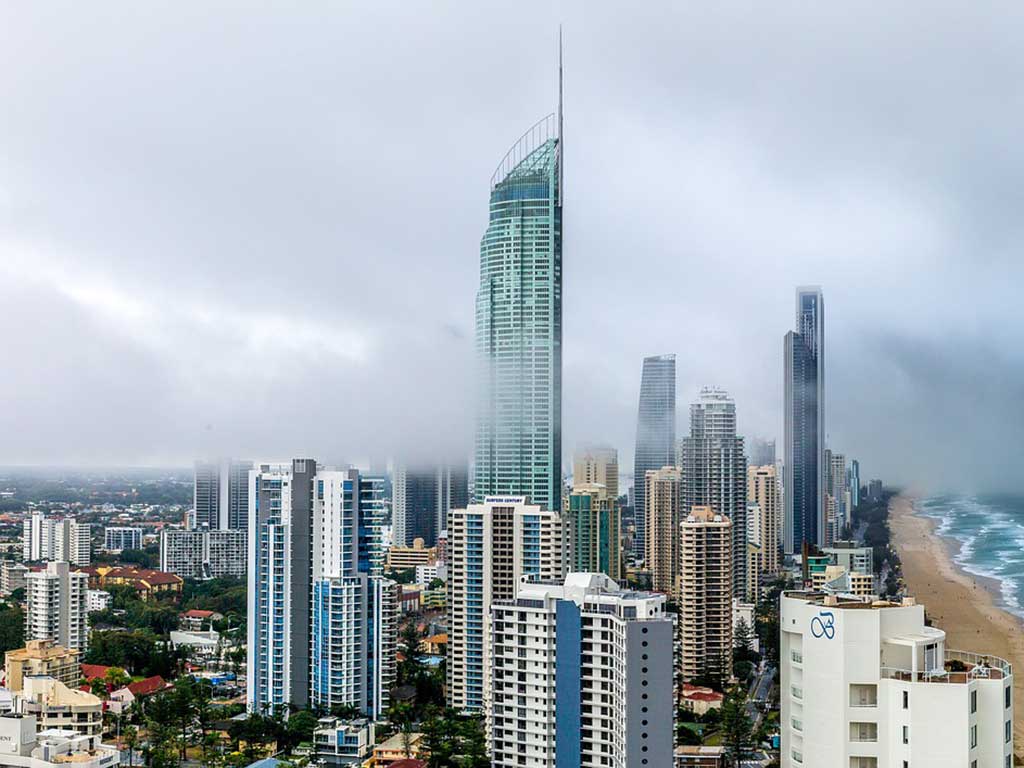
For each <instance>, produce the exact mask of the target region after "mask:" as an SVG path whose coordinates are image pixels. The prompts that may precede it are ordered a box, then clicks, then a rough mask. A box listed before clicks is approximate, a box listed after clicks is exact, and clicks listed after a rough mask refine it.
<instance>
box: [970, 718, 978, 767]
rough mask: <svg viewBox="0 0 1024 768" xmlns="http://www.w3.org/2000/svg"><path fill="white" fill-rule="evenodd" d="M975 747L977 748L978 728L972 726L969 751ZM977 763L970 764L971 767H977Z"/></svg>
mask: <svg viewBox="0 0 1024 768" xmlns="http://www.w3.org/2000/svg"><path fill="white" fill-rule="evenodd" d="M976 746H978V726H976V725H972V726H971V749H974V748H975V747H976ZM977 762H978V761H977V760H975V761H974V762H972V763H971V765H972V766H975V765H977Z"/></svg>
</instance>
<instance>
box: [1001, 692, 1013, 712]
mask: <svg viewBox="0 0 1024 768" xmlns="http://www.w3.org/2000/svg"><path fill="white" fill-rule="evenodd" d="M1012 703H1013V694H1012V693H1010V686H1006V688H1004V689H1003V706H1004V707H1005V708H1006V709H1009V708H1010V704H1012Z"/></svg>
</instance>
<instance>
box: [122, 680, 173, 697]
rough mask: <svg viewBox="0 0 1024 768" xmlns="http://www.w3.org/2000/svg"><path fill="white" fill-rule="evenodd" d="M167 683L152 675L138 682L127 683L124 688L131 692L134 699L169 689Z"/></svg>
mask: <svg viewBox="0 0 1024 768" xmlns="http://www.w3.org/2000/svg"><path fill="white" fill-rule="evenodd" d="M169 685H170V684H169V683H168V682H167V681H166V680H164V679H163V678H162V677H160V675H153V677H147V678H146V679H145V680H138V681H136V682H134V683H129V684H128V685H127V686H125V687H126V688H128V690H129V691H131V692H132V695H133V696H135V697H139V696H148V695H149V694H151V693H156V692H157V691H162V690H163V689H164V688H167V687H169Z"/></svg>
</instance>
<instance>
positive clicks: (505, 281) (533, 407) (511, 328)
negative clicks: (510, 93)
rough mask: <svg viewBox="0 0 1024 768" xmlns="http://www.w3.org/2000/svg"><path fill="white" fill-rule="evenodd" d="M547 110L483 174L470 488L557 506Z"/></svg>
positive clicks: (557, 260) (557, 183)
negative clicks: (485, 208) (486, 193)
mask: <svg viewBox="0 0 1024 768" xmlns="http://www.w3.org/2000/svg"><path fill="white" fill-rule="evenodd" d="M559 122H560V121H559V120H558V119H556V116H555V115H549V116H548V117H546V118H544V119H543V120H541V121H540V122H539V123H537V124H536V125H534V126H533V127H532V128H531V129H530V130H529V131H527V132H526V134H524V135H523V137H522V138H521V139H519V141H517V142H516V144H515V145H514V146H513V147H512V148H511V149H510V150H509V151H508V153H507V154H506V155H505V157H504V159H503V160H502V161H501V163H500V164H499V165H498V169H497V170H496V171H495V173H494V176H493V177H492V178H491V202H490V220H489V223H488V225H487V231H486V232H485V233H484V236H483V239H482V240H481V243H480V287H479V290H478V292H477V299H476V348H477V355H478V362H479V366H480V370H479V376H478V379H477V380H478V383H479V386H480V388H481V393H480V394H481V399H480V405H479V413H478V419H477V428H476V450H475V467H474V497H475V499H476V500H477V501H483V500H484V499H485V498H486V497H488V496H498V495H525V496H527V497H528V498H529V499H530V501H531V503H534V504H538V505H539V506H540V507H541V508H542V509H554V510H557V509H559V506H560V503H561V495H562V494H561V482H562V462H561V457H562V193H561V182H562V179H561V161H562V142H561V135H560V134H561V131H560V125H559Z"/></svg>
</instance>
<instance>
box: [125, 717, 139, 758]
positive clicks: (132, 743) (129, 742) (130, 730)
mask: <svg viewBox="0 0 1024 768" xmlns="http://www.w3.org/2000/svg"><path fill="white" fill-rule="evenodd" d="M121 740H122V741H123V742H124V746H125V748H126V749H127V750H128V765H133V764H134V763H135V750H136V749H138V748H139V729H138V728H136V727H135V726H134V725H129V726H128V727H127V728H125V729H124V733H123V734H122V736H121Z"/></svg>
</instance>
